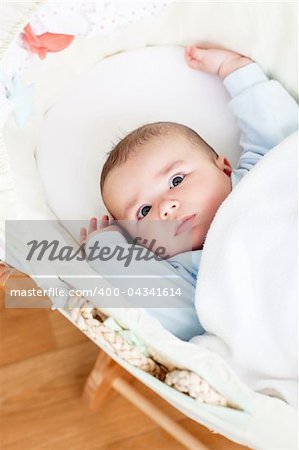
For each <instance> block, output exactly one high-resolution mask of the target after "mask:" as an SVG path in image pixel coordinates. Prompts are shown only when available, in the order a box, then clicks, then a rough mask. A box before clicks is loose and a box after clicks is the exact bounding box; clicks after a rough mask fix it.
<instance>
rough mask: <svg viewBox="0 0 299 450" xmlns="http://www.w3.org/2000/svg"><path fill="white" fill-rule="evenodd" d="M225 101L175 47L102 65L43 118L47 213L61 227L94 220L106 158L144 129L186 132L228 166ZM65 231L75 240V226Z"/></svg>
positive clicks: (233, 129)
mask: <svg viewBox="0 0 299 450" xmlns="http://www.w3.org/2000/svg"><path fill="white" fill-rule="evenodd" d="M228 101H229V95H228V94H227V92H226V90H225V88H224V87H223V84H222V82H221V80H220V79H219V78H218V77H216V76H212V75H207V74H205V73H201V72H198V71H194V70H192V69H189V67H188V66H187V65H186V63H185V61H184V53H183V48H181V47H146V48H141V49H138V50H133V51H128V52H124V53H120V54H117V55H114V56H112V57H109V58H106V59H104V60H102V61H101V62H100V63H98V64H97V65H96V66H95V67H94V69H93V70H92V71H90V72H89V73H87V74H85V75H84V76H83V77H81V78H80V79H79V80H78V81H77V82H76V83H75V84H73V85H72V86H70V88H69V90H68V92H67V93H65V95H64V96H63V97H62V98H61V99H59V101H58V102H57V103H56V104H55V105H54V106H53V107H52V108H51V109H50V110H49V111H48V113H47V114H46V116H45V120H44V123H43V126H42V129H41V132H40V136H39V139H38V145H37V152H36V158H37V165H38V170H39V172H40V175H41V178H42V181H43V184H44V189H45V192H46V197H47V201H48V204H49V206H50V208H51V209H52V210H53V212H54V213H55V215H56V216H57V217H58V218H59V219H60V220H62V221H64V220H66V219H77V220H84V219H86V220H87V219H88V218H89V217H90V216H93V215H99V214H100V213H102V212H103V211H104V209H103V203H102V200H101V198H100V192H99V175H100V172H101V168H102V165H103V163H104V160H105V158H106V156H105V155H106V152H107V151H109V150H110V149H111V148H112V146H113V144H115V143H116V142H117V141H118V140H119V138H121V137H124V136H125V135H126V134H127V133H129V132H130V131H132V130H134V129H135V128H137V127H139V126H141V125H143V124H146V123H149V122H156V121H160V120H162V121H174V122H180V123H183V124H185V125H187V126H189V127H191V128H193V129H194V130H196V131H197V132H198V133H199V134H200V135H201V136H202V137H203V138H204V139H205V140H206V141H207V142H208V143H209V144H210V145H211V146H212V147H213V148H214V149H215V150H216V151H217V152H218V153H219V154H221V153H224V154H226V155H227V156H228V157H229V159H230V161H231V162H232V164H233V165H234V164H235V163H236V161H237V159H238V156H239V132H238V128H237V125H236V122H235V119H234V118H233V116H232V114H231V113H230V111H229V109H228V107H227V103H228ZM65 225H66V227H67V228H68V229H69V231H70V232H71V233H72V234H73V235H74V234H75V235H77V233H78V229H77V227H75V229H73V228H72V226H70V225H69V224H65ZM74 237H75V238H76V237H78V235H77V236H74Z"/></svg>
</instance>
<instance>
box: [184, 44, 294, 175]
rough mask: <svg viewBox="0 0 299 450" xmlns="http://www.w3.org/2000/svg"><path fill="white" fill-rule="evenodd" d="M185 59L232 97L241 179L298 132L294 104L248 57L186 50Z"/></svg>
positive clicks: (195, 48)
mask: <svg viewBox="0 0 299 450" xmlns="http://www.w3.org/2000/svg"><path fill="white" fill-rule="evenodd" d="M185 59H186V62H187V64H188V65H189V67H191V68H192V69H195V70H201V71H203V72H207V73H211V74H214V75H218V76H220V77H221V78H222V79H223V84H224V86H225V87H226V89H227V91H228V92H229V94H230V96H231V101H230V103H229V105H228V106H229V109H230V111H231V112H232V113H233V114H234V116H235V117H236V119H237V122H238V125H239V128H240V131H241V137H240V144H241V146H242V154H241V158H240V161H239V165H238V168H237V170H238V171H239V175H240V176H242V175H243V174H245V173H246V172H248V170H250V169H251V168H252V167H253V166H254V165H255V164H256V163H257V162H258V161H259V159H260V158H262V157H263V156H264V155H265V154H266V153H267V152H268V151H269V150H271V149H272V148H273V147H275V146H276V145H278V144H280V142H282V141H283V140H284V139H285V138H287V137H288V136H289V135H291V134H292V133H294V132H295V131H297V130H298V105H297V103H296V102H295V100H294V99H293V98H292V97H291V95H290V94H289V93H288V92H287V91H286V89H284V88H283V86H282V85H281V84H280V83H279V82H278V81H276V80H269V79H268V77H267V76H266V74H265V73H264V72H263V70H262V68H261V67H260V66H259V65H258V64H257V63H255V62H254V61H252V60H251V59H250V58H247V57H246V56H243V55H239V54H238V53H236V52H233V51H231V50H222V49H213V48H210V49H204V48H198V47H187V48H186V49H185Z"/></svg>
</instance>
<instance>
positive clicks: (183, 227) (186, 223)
mask: <svg viewBox="0 0 299 450" xmlns="http://www.w3.org/2000/svg"><path fill="white" fill-rule="evenodd" d="M195 216H196V214H191V215H189V216H185V217H183V218H182V219H181V220H180V221H179V223H178V225H177V226H176V228H175V232H174V235H175V236H177V235H178V234H181V233H183V232H184V231H187V230H190V228H192V224H193V221H194V219H195Z"/></svg>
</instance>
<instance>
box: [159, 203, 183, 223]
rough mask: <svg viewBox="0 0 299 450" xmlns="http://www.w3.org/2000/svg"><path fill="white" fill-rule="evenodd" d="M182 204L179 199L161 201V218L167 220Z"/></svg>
mask: <svg viewBox="0 0 299 450" xmlns="http://www.w3.org/2000/svg"><path fill="white" fill-rule="evenodd" d="M179 206H180V204H179V202H178V201H177V200H165V201H162V202H161V203H160V218H161V220H167V219H169V217H171V216H173V214H174V213H176V211H177V209H178V207H179Z"/></svg>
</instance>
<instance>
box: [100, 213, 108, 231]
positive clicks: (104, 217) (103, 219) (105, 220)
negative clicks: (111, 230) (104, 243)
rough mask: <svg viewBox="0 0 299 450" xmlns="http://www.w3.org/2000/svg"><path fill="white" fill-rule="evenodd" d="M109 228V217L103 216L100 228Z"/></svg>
mask: <svg viewBox="0 0 299 450" xmlns="http://www.w3.org/2000/svg"><path fill="white" fill-rule="evenodd" d="M108 226H109V217H108V216H107V215H106V214H105V215H104V216H102V220H101V225H100V228H107V227H108Z"/></svg>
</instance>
